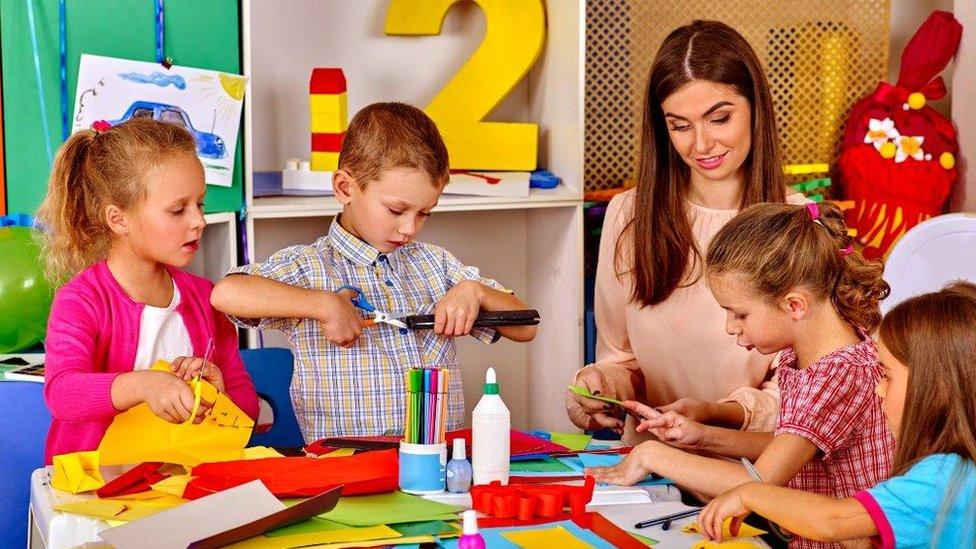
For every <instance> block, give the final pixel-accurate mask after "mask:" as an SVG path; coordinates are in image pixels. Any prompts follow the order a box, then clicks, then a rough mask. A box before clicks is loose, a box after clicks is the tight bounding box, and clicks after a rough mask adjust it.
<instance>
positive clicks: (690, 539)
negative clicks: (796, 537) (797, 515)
mask: <svg viewBox="0 0 976 549" xmlns="http://www.w3.org/2000/svg"><path fill="white" fill-rule="evenodd" d="M121 472H122V468H121V467H102V475H103V477H104V478H106V480H109V479H112V478H114V477H115V476H117V475H119V474H121ZM50 478H51V468H50V467H45V468H42V469H37V470H35V471H34V472H33V474H31V498H30V522H29V527H30V534H29V535H28V539H27V541H28V547H29V548H30V549H40V548H45V547H46V548H47V549H67V548H69V547H77V546H79V545H81V546H84V545H86V544H90V545H89V546H91V547H96V546H103V543H104V542H102V540H101V538H100V537H99V535H98V533H99V532H101V531H102V530H105V529H107V528H109V525H108V523H107V522H105V521H103V520H100V519H94V518H90V517H85V516H81V515H73V514H70V513H62V512H59V511H55V510H54V507H55V506H57V505H60V504H62V503H68V502H72V501H81V500H86V499H92V498H94V497H95V496H94V494H91V493H90V494H69V493H67V492H62V491H60V490H55V489H54V488H52V487H51V483H50ZM426 497H427V498H428V499H431V500H434V501H440V502H443V503H448V504H452V505H460V506H462V507H470V506H471V496H470V495H469V494H449V493H446V492H445V493H443V494H434V495H430V496H426ZM680 499H681V494H680V493H679V492H678V490H677V489H676V488H675V487H673V486H598V487H597V488H596V490H595V491H594V492H593V500H592V501H591V502H590V504H589V505H587V507H586V508H587V510H588V511H597V512H603V513H605V514H606V516H607V517H608V518H614V517H618V518H623V517H626V518H625V519H624V520H618V521H615V522H618V526H621V527H623V528H625V529H626V527H627V526H628V525H629V524H633V523H634V522H637V521H639V520H646V519H648V518H653V517H657V516H663V515H666V514H668V513H671V512H673V510H674V509H675V508H676V506H680ZM631 517H637V519H636V520H634V519H633V518H631ZM692 521H694V519H693V518H692V519H685V520H682V521H675V524H674V526H673V527H672V528H671V530H669V531H667V532H665V531H662V530H660V527H652V528H647V529H646V530H641V531H639V532H640V533H641V534H642V535H645V536H647V537H649V538H653V539H656V540H658V541H659V542H660V543H659V544H658V545H656V546H655V548H656V549H687V548H688V547H690V546H691V545H692V544H693V543H694V542H695V541H696V540H698V539H700V538H699V537H698V536H695V535H690V534H683V533H682V532H681V528H682V527H683V526H684V525H685V524H688V523H690V522H692ZM753 543H756V544H757V545H759V546H761V547H766V545H765V543H763V542H762V541H761V540H759V539H755V540H753Z"/></svg>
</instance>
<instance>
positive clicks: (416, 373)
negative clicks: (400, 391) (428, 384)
mask: <svg viewBox="0 0 976 549" xmlns="http://www.w3.org/2000/svg"><path fill="white" fill-rule="evenodd" d="M423 382H424V371H423V370H418V369H416V368H414V369H411V370H410V381H409V385H408V386H407V391H408V392H411V393H419V392H420V387H421V385H423Z"/></svg>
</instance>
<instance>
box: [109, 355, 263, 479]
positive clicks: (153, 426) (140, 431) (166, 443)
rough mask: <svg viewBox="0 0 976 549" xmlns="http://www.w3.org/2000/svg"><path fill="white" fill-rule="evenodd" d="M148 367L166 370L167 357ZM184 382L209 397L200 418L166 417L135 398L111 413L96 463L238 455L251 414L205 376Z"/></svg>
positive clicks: (217, 458) (193, 460)
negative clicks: (130, 405)
mask: <svg viewBox="0 0 976 549" xmlns="http://www.w3.org/2000/svg"><path fill="white" fill-rule="evenodd" d="M152 369H153V370H159V371H165V372H168V371H169V363H167V362H166V361H164V360H159V361H157V362H156V363H155V364H154V365H153V367H152ZM187 383H188V384H190V386H191V387H194V386H195V384H200V390H201V395H202V398H203V399H205V400H207V401H208V402H212V403H213V408H211V410H210V412H209V413H208V414H207V416H206V418H205V419H204V420H203V421H202V422H200V423H197V424H193V423H189V424H174V423H170V422H168V421H166V420H165V419H163V418H161V417H159V416H157V415H156V414H154V413H153V411H152V410H151V409H150V408H149V405H148V404H145V403H143V404H139V405H138V406H135V407H133V408H130V409H129V410H126V411H125V412H122V413H121V414H119V415H117V416H115V419H114V420H113V421H112V424H111V425H109V427H108V430H107V431H106V432H105V436H104V437H103V438H102V442H101V444H99V446H98V453H99V455H100V458H101V464H102V465H124V464H130V463H142V462H144V461H162V462H165V463H178V464H181V465H190V466H193V465H198V464H200V463H206V462H213V461H226V460H233V459H238V458H240V457H241V455H242V454H243V450H244V446H245V445H246V444H247V441H248V439H249V438H250V437H251V431H252V430H253V428H254V420H253V419H251V418H250V417H248V415H247V414H245V413H244V412H243V411H241V409H240V408H238V407H237V405H236V404H234V403H233V402H232V401H231V400H230V398H229V397H228V396H227V395H225V394H223V393H220V392H218V391H217V389H216V388H215V387H214V386H213V385H211V384H210V383H209V382H207V381H206V380H199V381H197V380H195V379H191V380H189V381H188V382H187Z"/></svg>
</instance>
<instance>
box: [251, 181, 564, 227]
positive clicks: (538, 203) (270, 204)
mask: <svg viewBox="0 0 976 549" xmlns="http://www.w3.org/2000/svg"><path fill="white" fill-rule="evenodd" d="M582 204H583V197H582V196H581V195H580V194H579V193H578V192H576V191H574V190H572V189H569V188H567V187H566V186H564V185H560V186H558V187H556V188H554V189H530V190H529V197H528V198H522V197H497V196H461V195H443V196H442V197H441V200H440V202H438V204H437V207H436V208H434V211H435V212H464V211H481V210H522V209H535V208H558V207H567V206H579V205H582ZM340 211H342V205H341V204H339V203H338V202H336V199H335V197H333V196H265V197H257V198H254V202H253V204H252V205H251V207H250V209H249V210H248V215H249V216H250V217H252V218H254V219H266V218H278V217H328V216H333V215H336V214H337V213H339V212H340Z"/></svg>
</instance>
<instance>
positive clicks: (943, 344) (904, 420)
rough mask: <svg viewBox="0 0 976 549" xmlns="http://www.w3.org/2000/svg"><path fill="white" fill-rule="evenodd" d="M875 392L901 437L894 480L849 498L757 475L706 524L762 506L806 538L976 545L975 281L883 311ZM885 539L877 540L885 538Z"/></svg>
mask: <svg viewBox="0 0 976 549" xmlns="http://www.w3.org/2000/svg"><path fill="white" fill-rule="evenodd" d="M878 354H879V356H880V358H881V361H882V363H883V366H884V377H883V378H882V380H881V382H880V383H879V384H878V388H877V390H876V392H877V394H878V396H879V397H880V398H881V400H882V407H883V409H884V412H885V415H886V416H887V418H888V422H889V424H890V425H891V430H892V432H893V433H895V436H896V438H897V447H896V451H895V460H894V467H893V471H892V475H893V476H892V478H890V479H888V480H886V481H884V482H882V483H880V484H877V485H876V486H874V487H873V488H869V489H868V490H864V491H862V492H859V493H857V494H855V495H854V496H853V497H850V498H843V499H837V498H828V497H824V496H821V495H817V494H812V493H808V492H800V491H796V490H788V489H786V488H781V487H778V486H772V485H769V484H764V483H760V482H750V483H748V484H743V485H741V486H738V487H737V488H734V489H732V490H730V491H728V492H726V493H725V494H723V495H721V496H719V497H717V498H715V499H714V500H712V502H711V503H709V504H708V506H707V507H705V509H704V510H703V511H702V513H701V515H700V517H699V526H700V528H701V529H702V531H703V532H705V533H706V535H707V536H708V537H710V538H711V539H719V538H720V537H721V535H722V523H723V521H724V520H725V519H726V518H727V517H730V516H731V517H735V518H734V519H733V520H734V521H739V520H741V518H742V517H744V516H746V515H747V514H749V513H750V512H754V513H758V514H760V515H762V516H764V517H766V518H768V519H769V520H771V521H773V522H776V523H777V524H779V525H781V526H783V527H784V528H785V529H787V530H789V531H791V532H793V533H795V534H798V535H800V536H803V537H805V538H810V539H816V540H823V541H844V540H853V539H859V538H867V537H872V538H875V540H874V541H875V543H876V544H879V545H880V546H881V547H886V548H887V547H898V548H901V547H919V548H921V547H976V285H974V284H971V283H968V282H956V283H953V284H951V285H949V286H947V287H946V288H945V289H943V290H942V291H939V292H935V293H930V294H925V295H921V296H917V297H914V298H912V299H909V300H907V301H905V302H903V303H901V304H899V305H898V306H896V307H895V308H894V309H892V310H891V311H890V312H889V313H888V314H887V315H886V316H885V318H884V320H883V321H882V323H881V328H880V340H879V342H878ZM878 542H880V543H878Z"/></svg>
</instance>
